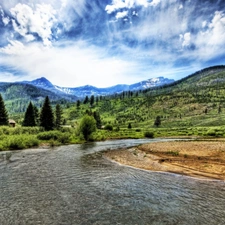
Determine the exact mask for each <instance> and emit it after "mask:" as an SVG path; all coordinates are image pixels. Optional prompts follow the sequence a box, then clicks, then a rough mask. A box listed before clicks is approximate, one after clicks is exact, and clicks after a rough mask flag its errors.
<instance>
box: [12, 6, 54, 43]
mask: <svg viewBox="0 0 225 225" xmlns="http://www.w3.org/2000/svg"><path fill="white" fill-rule="evenodd" d="M10 12H11V14H12V16H13V18H14V19H13V20H12V22H13V27H14V29H15V31H16V32H18V33H19V34H20V35H22V36H23V37H24V38H25V39H26V40H27V41H33V40H34V39H35V37H34V35H33V34H37V35H38V36H39V37H40V38H41V39H42V41H43V44H44V45H46V46H49V45H51V38H52V31H51V29H52V27H53V25H54V23H55V20H56V19H55V10H53V8H52V7H51V5H46V4H37V5H36V8H35V10H33V9H32V8H31V7H30V6H28V5H25V4H20V3H18V4H17V5H16V6H15V7H14V8H12V9H10Z"/></svg>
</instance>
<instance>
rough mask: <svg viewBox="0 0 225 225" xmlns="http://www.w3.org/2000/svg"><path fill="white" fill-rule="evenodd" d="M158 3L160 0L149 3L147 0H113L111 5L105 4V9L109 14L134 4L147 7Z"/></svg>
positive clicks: (132, 6)
mask: <svg viewBox="0 0 225 225" xmlns="http://www.w3.org/2000/svg"><path fill="white" fill-rule="evenodd" d="M159 3H160V0H153V1H152V2H151V3H149V2H148V1H147V0H125V1H123V0H113V1H112V4H111V5H107V6H106V8H105V10H106V12H107V13H108V14H111V13H113V12H116V11H118V10H121V9H126V8H128V9H131V8H134V7H135V6H143V7H148V6H149V5H150V6H156V5H158V4H159Z"/></svg>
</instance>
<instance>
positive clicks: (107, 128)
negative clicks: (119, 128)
mask: <svg viewBox="0 0 225 225" xmlns="http://www.w3.org/2000/svg"><path fill="white" fill-rule="evenodd" d="M104 129H105V130H109V131H112V130H113V126H112V125H111V124H106V125H105V128H104Z"/></svg>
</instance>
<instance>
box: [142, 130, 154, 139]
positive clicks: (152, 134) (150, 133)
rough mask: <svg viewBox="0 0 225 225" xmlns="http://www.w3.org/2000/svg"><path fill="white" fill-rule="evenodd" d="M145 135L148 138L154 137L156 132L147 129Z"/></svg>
mask: <svg viewBox="0 0 225 225" xmlns="http://www.w3.org/2000/svg"><path fill="white" fill-rule="evenodd" d="M144 136H145V137H146V138H153V137H154V133H153V132H151V131H146V132H145V133H144Z"/></svg>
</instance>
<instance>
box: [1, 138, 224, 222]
mask: <svg viewBox="0 0 225 225" xmlns="http://www.w3.org/2000/svg"><path fill="white" fill-rule="evenodd" d="M154 141H156V140H154ZM142 142H146V140H119V141H106V142H99V143H92V144H85V145H70V146H62V147H58V148H55V149H53V150H45V149H43V150H40V149H39V150H32V149H31V150H24V151H20V152H14V153H13V155H12V157H11V161H10V162H9V161H7V160H5V159H3V158H4V157H2V156H1V157H0V224H1V225H5V224H6V225H8V224H12V225H17V224H20V225H23V224H26V225H27V224H32V225H36V224H40V225H50V224H52V225H58V224H60V225H64V224H65V225H70V224H84V225H88V224H99V225H102V224H110V225H112V224H121V225H124V224H129V225H132V224H138V225H141V224H189V225H190V224H210V225H211V224H225V182H222V181H206V180H198V179H194V178H188V177H185V176H180V175H174V174H168V173H157V172H148V171H143V170H137V169H134V168H130V167H126V166H120V165H117V164H115V163H112V162H109V161H107V160H106V159H104V158H102V156H101V154H93V153H96V152H99V151H102V150H105V149H116V148H118V147H127V146H133V145H137V144H140V143H142ZM148 142H149V140H148ZM1 154H5V153H1Z"/></svg>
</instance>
